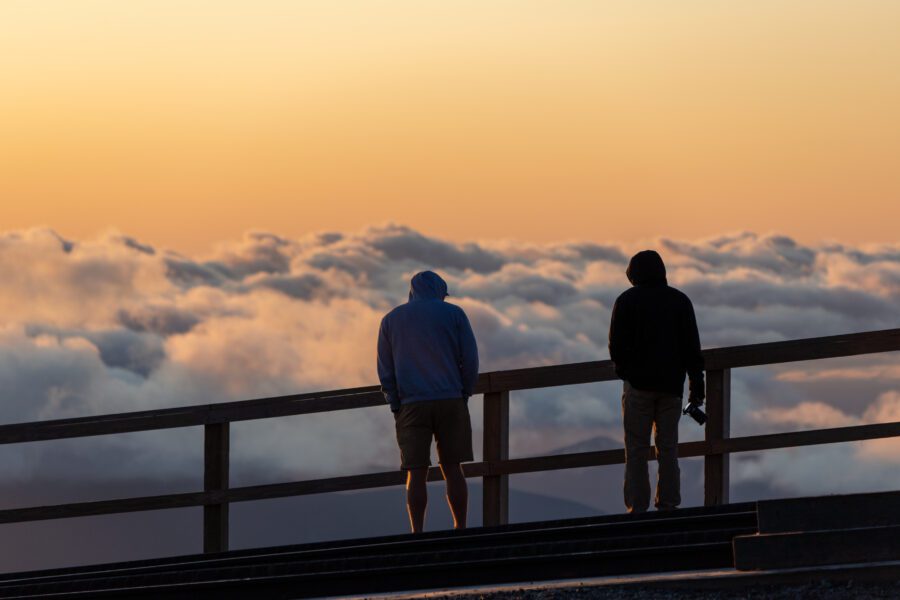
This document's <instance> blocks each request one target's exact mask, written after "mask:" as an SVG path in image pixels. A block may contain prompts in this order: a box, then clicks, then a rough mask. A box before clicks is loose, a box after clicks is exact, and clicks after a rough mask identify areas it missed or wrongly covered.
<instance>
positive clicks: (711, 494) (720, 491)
mask: <svg viewBox="0 0 900 600" xmlns="http://www.w3.org/2000/svg"><path fill="white" fill-rule="evenodd" d="M706 415H707V417H708V419H709V420H708V421H707V422H706V441H708V442H711V441H714V440H722V439H726V438H728V437H730V435H731V369H715V370H712V371H707V372H706ZM728 459H729V455H728V454H712V455H708V456H706V457H705V459H704V480H703V503H704V504H705V505H706V506H715V505H717V504H727V503H728V487H729V479H730V477H729V460H728Z"/></svg>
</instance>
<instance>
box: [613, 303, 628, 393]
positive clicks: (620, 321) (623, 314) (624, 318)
mask: <svg viewBox="0 0 900 600" xmlns="http://www.w3.org/2000/svg"><path fill="white" fill-rule="evenodd" d="M631 331H632V324H631V311H630V310H628V305H627V302H624V301H623V300H622V297H621V296H619V298H618V299H617V300H616V303H615V304H613V310H612V317H611V318H610V320H609V358H610V359H612V361H613V365H615V368H616V375H618V376H619V379H624V380H627V379H628V367H627V362H628V345H629V339H630V336H631Z"/></svg>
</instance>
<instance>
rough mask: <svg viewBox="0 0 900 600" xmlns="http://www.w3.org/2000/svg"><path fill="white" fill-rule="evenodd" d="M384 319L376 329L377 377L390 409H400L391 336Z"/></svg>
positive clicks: (395, 410) (394, 410)
mask: <svg viewBox="0 0 900 600" xmlns="http://www.w3.org/2000/svg"><path fill="white" fill-rule="evenodd" d="M385 321H386V319H382V320H381V327H380V328H379V329H378V379H379V380H380V381H381V393H383V394H384V399H385V401H386V402H387V403H388V404H390V406H391V410H392V411H393V412H397V411H398V410H400V397H399V396H398V395H397V375H396V373H395V372H394V351H393V349H392V348H391V337H390V335H389V334H388V331H387V324H386V322H385Z"/></svg>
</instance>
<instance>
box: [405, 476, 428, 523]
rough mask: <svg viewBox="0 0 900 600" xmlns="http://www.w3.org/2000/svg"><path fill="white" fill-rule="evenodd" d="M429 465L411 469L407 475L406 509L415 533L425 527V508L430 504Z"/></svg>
mask: <svg viewBox="0 0 900 600" xmlns="http://www.w3.org/2000/svg"><path fill="white" fill-rule="evenodd" d="M427 481H428V467H424V468H421V469H410V470H409V471H407V475H406V511H407V512H408V513H409V525H410V527H412V532H413V533H420V532H421V531H422V529H423V528H424V527H425V508H426V507H427V506H428V487H427V486H426V485H425V483H426V482H427Z"/></svg>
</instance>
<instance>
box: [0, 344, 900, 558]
mask: <svg viewBox="0 0 900 600" xmlns="http://www.w3.org/2000/svg"><path fill="white" fill-rule="evenodd" d="M891 351H900V329H888V330H883V331H872V332H865V333H854V334H848V335H837V336H828V337H819V338H808V339H801V340H790V341H784V342H773V343H766V344H753V345H748V346H734V347H728V348H714V349H708V350H704V352H703V354H704V357H705V359H706V369H707V396H708V412H709V417H710V421H709V423H708V424H707V429H706V439H705V440H704V441H698V442H687V443H684V444H680V445H679V455H680V456H682V457H692V456H703V457H705V459H706V461H705V477H704V488H705V492H704V493H705V501H706V503H707V504H716V503H722V502H727V501H728V471H729V467H728V455H729V454H731V453H734V452H748V451H758V450H772V449H779V448H791V447H798V446H809V445H817V444H831V443H838V442H850V441H861V440H872V439H879V438H887V437H896V436H900V422H894V423H877V424H869V425H858V426H853V427H840V428H833V429H818V430H812V431H797V432H788V433H777V434H765V435H757V436H746V437H739V438H731V437H730V436H729V423H730V416H729V413H730V369H733V368H739V367H748V366H759V365H769V364H779V363H786V362H794V361H803V360H817V359H823V358H836V357H842V356H855V355H859V354H871V353H878V352H891ZM615 379H616V375H615V372H614V369H613V364H612V363H611V362H610V361H593V362H583V363H574V364H566V365H554V366H544V367H533V368H526V369H513V370H508V371H495V372H491V373H482V374H481V375H480V376H479V379H478V385H477V387H476V390H475V392H476V393H483V394H485V402H486V407H485V408H486V409H485V428H484V436H485V444H484V447H485V459H486V460H485V461H483V462H477V463H469V464H466V465H465V466H464V470H465V474H466V477H483V478H484V483H485V485H484V514H485V523H486V524H499V523H503V522H505V521H506V516H507V502H508V477H509V475H511V474H519V473H535V472H540V471H548V470H559V469H571V468H578V467H592V466H601V465H614V464H622V463H624V461H625V453H624V450H623V449H618V450H604V451H599V452H580V453H574V454H562V455H554V456H537V457H528V458H514V459H510V458H508V450H509V446H508V435H509V431H508V427H509V396H510V394H509V392H511V391H514V390H525V389H538V388H545V387H553V386H562V385H574V384H583V383H594V382H600V381H611V380H615ZM383 405H384V399H383V397H382V395H381V393H380V391H379V389H378V388H377V387H375V386H367V387H358V388H351V389H345V390H332V391H326V392H312V393H305V394H293V395H289V396H278V397H273V398H260V399H256V400H242V401H237V402H226V403H220V404H209V405H200V406H187V407H178V408H167V409H159V410H148V411H140V412H132V413H123V414H113V415H102V416H96V417H81V418H74V419H59V420H53V421H39V422H33V423H16V424H9V425H2V426H0V444H15V443H24V442H37V441H44V440H54V439H64V438H75V437H87V436H96V435H109V434H116V433H127V432H135V431H150V430H156V429H170V428H177V427H192V426H200V425H203V426H205V427H204V432H205V436H206V437H205V443H204V467H205V470H204V491H201V492H188V493H181V494H166V495H160V496H145V497H139V498H125V499H117V500H102V501H96V502H80V503H71V504H63V505H55V506H39V507H28V508H15V509H7V510H0V523H18V522H25V521H38V520H47V519H62V518H71V517H84V516H93V515H105V514H114V513H126V512H136V511H146V510H160V509H169V508H184V507H195V506H203V507H204V550H205V551H208V552H218V551H222V550H226V549H227V547H228V505H229V504H230V503H232V502H247V501H253V500H265V499H270V498H281V497H287V496H300V495H307V494H319V493H326V492H336V491H349V490H360V489H368V488H378V487H385V486H393V485H400V484H402V483H403V481H404V474H403V473H402V472H400V471H391V472H384V473H367V474H362V475H351V476H344V477H332V478H327V479H316V480H311V481H295V482H289V483H276V484H268V485H258V486H248V487H236V488H233V487H229V484H228V470H229V452H228V446H229V428H228V424H229V423H231V422H235V421H246V420H253V419H267V418H274V417H281V416H287V415H301V414H312V413H319V412H330V411H337V410H348V409H354V408H364V407H372V406H383ZM440 478H441V473H440V469H438V468H432V469H431V471H430V472H429V479H431V480H436V479H440Z"/></svg>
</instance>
